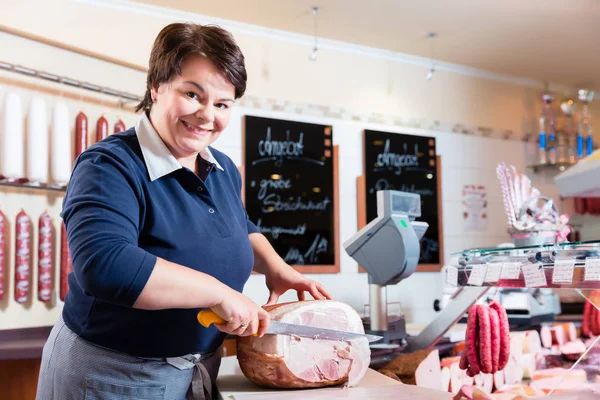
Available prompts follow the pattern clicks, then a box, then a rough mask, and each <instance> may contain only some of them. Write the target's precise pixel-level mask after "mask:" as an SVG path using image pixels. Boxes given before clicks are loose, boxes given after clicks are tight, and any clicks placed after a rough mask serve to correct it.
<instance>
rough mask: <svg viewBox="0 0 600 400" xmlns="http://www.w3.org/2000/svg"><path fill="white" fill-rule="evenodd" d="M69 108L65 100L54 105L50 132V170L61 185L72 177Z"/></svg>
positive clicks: (65, 183) (55, 181) (56, 182)
mask: <svg viewBox="0 0 600 400" xmlns="http://www.w3.org/2000/svg"><path fill="white" fill-rule="evenodd" d="M69 125H70V124H69V109H68V108H67V105H66V104H65V103H64V102H63V101H58V102H56V104H55V105H54V109H53V112H52V128H51V134H50V154H51V156H50V163H51V166H50V171H51V173H52V176H51V177H52V180H53V181H54V183H55V184H57V185H59V186H66V185H67V183H69V179H70V177H71V168H72V165H73V160H72V158H73V157H72V153H71V152H72V150H71V143H72V139H71V129H70V127H69Z"/></svg>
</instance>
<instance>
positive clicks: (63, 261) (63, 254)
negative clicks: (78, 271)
mask: <svg viewBox="0 0 600 400" xmlns="http://www.w3.org/2000/svg"><path fill="white" fill-rule="evenodd" d="M60 236H61V238H60V299H61V300H62V301H65V297H67V292H68V291H69V280H68V279H69V273H70V272H71V271H73V264H72V260H71V253H70V252H69V243H68V241H67V228H66V227H65V223H64V222H63V223H62V229H61V235H60Z"/></svg>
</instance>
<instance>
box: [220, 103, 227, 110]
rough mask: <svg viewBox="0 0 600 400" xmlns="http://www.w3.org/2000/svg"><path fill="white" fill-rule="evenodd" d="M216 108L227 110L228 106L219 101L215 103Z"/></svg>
mask: <svg viewBox="0 0 600 400" xmlns="http://www.w3.org/2000/svg"><path fill="white" fill-rule="evenodd" d="M217 108H220V109H221V110H227V109H228V108H229V106H228V105H227V104H225V103H219V104H217Z"/></svg>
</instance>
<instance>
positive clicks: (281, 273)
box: [266, 262, 331, 305]
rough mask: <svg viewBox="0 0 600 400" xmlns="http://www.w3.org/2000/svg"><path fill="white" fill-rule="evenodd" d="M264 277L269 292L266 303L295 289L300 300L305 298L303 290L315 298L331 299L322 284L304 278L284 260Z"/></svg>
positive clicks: (274, 301) (275, 301) (273, 301)
mask: <svg viewBox="0 0 600 400" xmlns="http://www.w3.org/2000/svg"><path fill="white" fill-rule="evenodd" d="M266 278H267V279H266V280H267V287H268V288H269V292H270V295H269V301H268V302H267V304H266V305H270V304H275V303H277V300H279V296H281V295H282V294H284V293H285V292H287V291H288V290H295V291H296V292H297V293H298V300H300V301H303V300H304V299H305V292H308V293H310V295H311V296H312V297H313V298H314V299H315V300H331V295H330V294H329V293H328V292H327V290H325V288H324V287H323V285H321V284H320V283H319V282H316V281H313V280H311V279H308V278H305V277H304V276H303V275H302V274H301V273H299V272H298V271H296V270H295V269H293V268H292V267H290V266H289V265H288V264H286V263H285V262H282V265H279V266H278V268H276V269H275V268H274V271H273V272H271V273H269V274H267V277H266Z"/></svg>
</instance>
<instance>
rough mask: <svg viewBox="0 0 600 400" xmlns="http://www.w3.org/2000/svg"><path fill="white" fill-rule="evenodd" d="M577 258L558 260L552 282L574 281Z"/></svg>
mask: <svg viewBox="0 0 600 400" xmlns="http://www.w3.org/2000/svg"><path fill="white" fill-rule="evenodd" d="M574 269H575V260H557V261H556V262H555V263H554V271H552V283H568V284H571V283H573V270H574Z"/></svg>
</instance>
